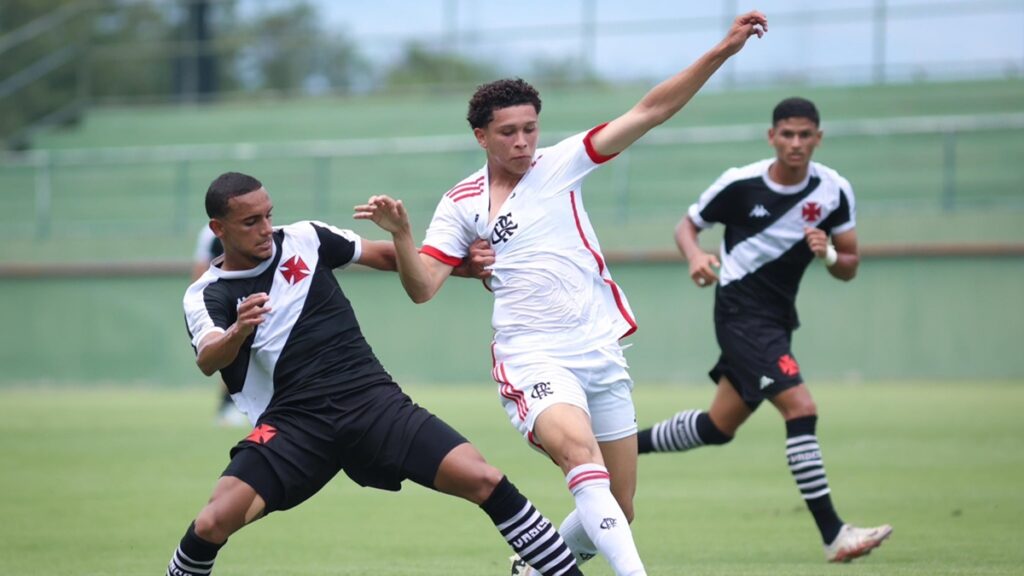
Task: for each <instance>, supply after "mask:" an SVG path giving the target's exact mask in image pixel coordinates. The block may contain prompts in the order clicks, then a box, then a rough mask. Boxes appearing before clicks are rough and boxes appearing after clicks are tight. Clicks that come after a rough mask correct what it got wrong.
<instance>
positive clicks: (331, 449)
mask: <svg viewBox="0 0 1024 576" xmlns="http://www.w3.org/2000/svg"><path fill="white" fill-rule="evenodd" d="M272 209H273V205H272V203H271V200H270V195H269V193H268V192H267V190H266V189H265V188H264V187H263V185H262V184H261V183H260V182H259V180H257V179H255V178H253V177H252V176H248V175H246V174H240V173H237V172H228V173H225V174H222V175H221V176H219V177H218V178H217V179H216V180H214V181H213V183H212V184H211V185H210V188H209V190H208V191H207V193H206V212H207V214H208V215H209V216H210V228H211V229H212V230H213V231H214V232H215V233H216V235H217V237H218V238H220V240H221V242H222V244H223V246H224V254H223V256H221V257H220V258H217V259H216V260H214V261H213V262H212V263H211V265H210V267H209V268H208V269H207V271H206V272H204V273H203V275H202V276H200V277H199V279H198V280H196V281H195V282H194V283H193V284H192V285H191V286H189V288H188V290H187V292H186V293H185V298H184V301H183V304H184V308H185V321H186V325H187V327H188V331H189V335H190V337H191V339H192V345H193V347H195V350H196V364H197V366H198V367H199V369H200V370H202V372H203V373H204V374H206V375H207V376H209V375H211V374H213V373H214V372H215V371H219V372H220V374H221V376H222V377H223V379H224V382H225V384H227V386H228V389H229V390H230V391H231V392H232V398H233V399H234V401H235V402H236V403H237V404H238V405H239V407H240V408H242V409H243V411H244V412H245V413H246V414H247V415H248V416H249V419H250V420H251V421H252V424H253V426H254V428H253V430H252V432H251V433H250V434H249V435H248V436H246V437H245V438H244V439H242V440H241V441H239V442H238V444H236V445H235V446H234V448H232V450H231V461H230V462H229V464H228V465H227V468H226V469H225V470H224V472H223V474H222V475H221V477H220V479H219V480H218V481H217V484H216V486H215V487H214V489H213V494H212V495H211V496H210V498H209V500H208V501H207V503H206V505H205V506H203V508H202V510H201V511H200V512H199V514H198V515H197V516H196V518H195V521H193V522H192V523H191V525H190V526H189V527H188V529H187V530H186V532H185V535H184V536H183V537H182V539H181V541H180V543H179V545H178V548H177V549H176V550H175V551H174V554H173V555H172V556H171V560H170V562H169V563H168V566H167V571H166V574H167V576H208V575H209V574H210V573H211V571H212V570H213V565H214V561H215V560H216V556H217V553H218V551H219V550H220V548H221V547H222V546H224V544H225V543H226V541H227V539H228V537H229V536H231V535H232V534H234V533H235V532H237V531H238V530H241V529H242V528H243V527H244V526H245V525H247V524H249V523H251V522H254V521H256V520H258V519H260V518H262V517H264V516H266V515H267V514H269V513H271V512H273V511H278V510H282V511H283V510H288V509H290V508H292V507H294V506H297V505H299V504H301V503H302V502H304V501H306V500H307V499H308V498H310V497H311V496H313V495H314V494H316V493H317V492H318V491H319V490H320V489H321V488H323V486H324V485H326V484H327V482H329V481H330V480H331V478H333V477H334V476H335V475H336V474H337V473H338V472H339V471H344V472H345V474H347V475H348V476H349V477H350V478H351V479H352V480H354V481H355V482H356V483H358V484H359V485H361V486H368V487H373V488H379V489H383V490H399V489H401V486H402V483H403V481H405V480H412V481H413V482H416V483H417V484H420V485H422V486H425V487H427V488H431V489H433V490H437V491H439V492H443V493H446V494H452V495H454V496H458V497H460V498H464V499H466V500H469V501H471V502H473V503H475V504H478V505H479V506H480V508H481V510H483V511H484V512H485V513H486V514H487V515H488V517H490V519H491V521H492V522H494V524H495V527H496V528H497V529H498V531H499V533H500V534H501V536H502V537H503V538H504V539H505V541H506V542H508V544H509V546H510V547H511V548H512V550H513V551H514V552H515V553H516V554H519V555H522V556H523V557H524V558H530V562H532V563H534V565H536V566H537V567H539V568H540V570H541V571H542V572H543V573H544V574H545V575H548V576H579V575H581V574H582V572H580V570H579V568H578V567H577V565H576V562H575V559H574V557H573V555H572V553H571V552H570V551H569V549H568V548H567V547H566V545H565V542H564V541H563V540H562V538H561V536H560V535H559V533H558V531H557V530H555V528H554V527H553V526H552V525H551V522H550V521H548V519H547V518H545V517H544V516H543V515H542V514H540V513H539V512H538V511H537V510H536V509H535V508H534V507H533V505H532V504H531V503H530V501H529V500H527V499H526V497H525V496H523V495H522V494H521V493H520V492H519V491H518V490H517V489H516V487H515V486H514V485H512V483H511V482H509V481H508V479H507V478H505V476H504V475H503V474H502V473H501V471H499V470H498V469H497V468H495V467H493V466H491V465H490V464H488V463H487V462H486V461H485V460H484V458H483V456H482V455H481V454H480V453H479V452H478V451H477V450H476V448H475V447H473V445H472V444H470V443H469V442H468V441H467V440H466V439H465V438H463V437H462V435H460V434H459V433H458V432H456V431H455V430H454V429H452V428H451V427H450V426H448V425H447V424H445V423H444V422H443V421H442V420H441V419H439V418H437V417H436V416H434V415H433V414H431V413H430V412H428V411H427V410H426V409H424V408H422V407H420V406H418V405H416V404H415V403H413V402H412V400H411V399H410V398H409V397H408V396H406V395H405V393H404V392H402V390H401V388H400V387H399V386H398V384H396V383H395V382H394V381H393V380H392V379H391V376H390V375H389V374H388V373H387V372H386V371H385V370H384V367H383V366H381V364H380V362H379V361H378V360H377V357H376V356H375V355H374V353H373V350H372V349H371V348H370V345H369V344H368V343H367V342H366V339H365V338H363V334H362V330H361V329H360V327H359V322H358V321H357V320H356V316H355V311H354V310H353V308H352V304H351V302H349V300H348V298H347V297H346V296H345V293H344V291H343V290H342V288H341V286H340V285H339V283H338V280H337V279H336V278H335V276H334V270H335V269H343V268H346V267H348V266H349V265H350V264H352V263H356V262H358V263H360V264H364V265H366V266H369V267H371V268H375V269H379V270H394V269H395V247H394V245H393V244H392V243H391V242H383V241H370V240H365V239H362V238H360V237H359V236H357V235H356V234H354V233H353V232H352V231H350V230H340V229H338V228H335V227H333V226H329V225H327V224H324V223H322V222H313V221H304V222H297V223H294V224H291V225H288V226H280V227H274V226H272V225H271V212H272ZM355 520H356V521H358V519H355ZM276 571H277V572H289V571H290V570H287V569H283V568H282V569H279V570H276Z"/></svg>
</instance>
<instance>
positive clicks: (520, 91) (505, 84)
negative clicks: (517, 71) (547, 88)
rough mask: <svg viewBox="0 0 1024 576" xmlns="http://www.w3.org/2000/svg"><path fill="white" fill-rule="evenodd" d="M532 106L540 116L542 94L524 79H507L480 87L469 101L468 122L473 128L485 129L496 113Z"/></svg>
mask: <svg viewBox="0 0 1024 576" xmlns="http://www.w3.org/2000/svg"><path fill="white" fill-rule="evenodd" d="M520 104H532V105H533V109H534V110H536V111H537V113H538V114H540V94H538V93H537V89H536V88H534V87H533V86H530V84H528V83H527V82H526V81H525V80H523V79H522V78H515V79H512V78H506V79H504V80H496V81H494V82H491V83H489V84H483V85H481V86H478V87H477V89H476V92H475V93H474V94H473V97H472V98H470V99H469V113H468V114H467V115H466V120H468V121H469V125H470V126H471V127H473V128H484V127H486V126H487V125H488V124H490V123H491V120H494V111H495V110H501V109H502V108H508V107H510V106H519V105H520Z"/></svg>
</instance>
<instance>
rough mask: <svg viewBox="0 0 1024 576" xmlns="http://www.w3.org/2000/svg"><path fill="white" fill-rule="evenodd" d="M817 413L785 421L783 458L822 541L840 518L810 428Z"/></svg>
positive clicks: (832, 533) (831, 537) (829, 539)
mask: <svg viewBox="0 0 1024 576" xmlns="http://www.w3.org/2000/svg"><path fill="white" fill-rule="evenodd" d="M817 423H818V417H817V416H803V417H800V418H794V419H792V420H787V421H786V459H787V460H788V461H789V471H790V472H791V473H792V474H793V479H794V480H796V487H797V488H799V489H800V494H801V495H802V496H803V497H804V501H805V502H806V503H807V508H808V509H809V510H810V511H811V515H812V516H814V522H815V524H817V525H818V531H819V532H821V539H822V541H823V542H825V543H826V544H829V543H831V542H832V541H833V540H835V537H836V535H837V534H839V529H840V528H842V527H843V521H842V520H840V519H839V515H838V514H836V511H835V508H833V507H832V498H831V497H830V496H829V493H830V492H831V490H830V489H829V487H828V478H827V477H826V476H825V461H824V460H822V458H821V446H819V445H818V437H817V436H816V435H815V432H814V429H815V426H816V425H817Z"/></svg>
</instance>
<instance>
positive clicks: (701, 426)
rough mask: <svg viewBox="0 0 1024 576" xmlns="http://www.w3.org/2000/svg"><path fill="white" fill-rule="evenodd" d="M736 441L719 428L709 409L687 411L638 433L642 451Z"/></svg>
mask: <svg viewBox="0 0 1024 576" xmlns="http://www.w3.org/2000/svg"><path fill="white" fill-rule="evenodd" d="M731 440H732V436H729V435H727V434H725V433H724V432H722V431H721V430H719V429H718V427H717V426H715V423H714V422H712V421H711V417H710V416H708V413H707V412H702V411H700V410H684V411H682V412H680V413H678V414H676V415H675V416H673V417H671V418H669V419H667V420H662V421H661V422H658V423H657V424H655V425H654V426H651V427H650V428H648V429H646V430H641V431H640V432H638V433H637V443H638V449H639V452H640V454H647V453H649V452H682V451H684V450H689V449H691V448H698V447H700V446H704V445H705V444H708V445H719V444H728V443H729V441H731Z"/></svg>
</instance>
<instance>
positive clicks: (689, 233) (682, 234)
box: [676, 216, 704, 261]
mask: <svg viewBox="0 0 1024 576" xmlns="http://www.w3.org/2000/svg"><path fill="white" fill-rule="evenodd" d="M699 233H700V230H698V229H697V226H696V225H695V224H694V223H693V220H690V217H689V216H683V219H682V220H680V221H679V224H678V225H677V226H676V246H677V247H678V248H679V252H680V253H682V255H683V256H684V257H686V259H687V261H692V260H693V259H694V258H696V257H697V256H698V255H699V254H701V253H703V252H704V250H703V249H702V248H701V247H700V241H699V240H697V235H698V234H699Z"/></svg>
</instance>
